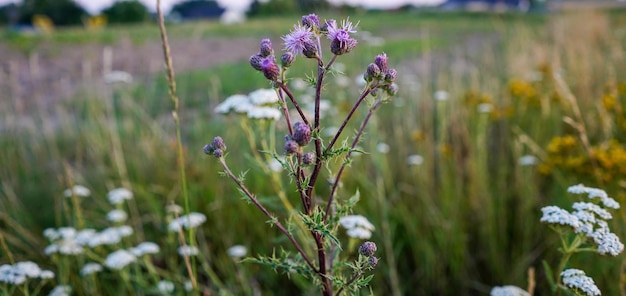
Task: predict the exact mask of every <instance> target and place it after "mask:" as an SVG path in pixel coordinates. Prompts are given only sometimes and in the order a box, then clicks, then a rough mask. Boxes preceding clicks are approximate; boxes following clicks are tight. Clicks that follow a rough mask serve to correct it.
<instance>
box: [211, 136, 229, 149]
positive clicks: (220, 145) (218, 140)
mask: <svg viewBox="0 0 626 296" xmlns="http://www.w3.org/2000/svg"><path fill="white" fill-rule="evenodd" d="M211 146H212V147H213V149H222V150H226V143H224V139H222V137H220V136H217V137H215V138H213V141H212V142H211Z"/></svg>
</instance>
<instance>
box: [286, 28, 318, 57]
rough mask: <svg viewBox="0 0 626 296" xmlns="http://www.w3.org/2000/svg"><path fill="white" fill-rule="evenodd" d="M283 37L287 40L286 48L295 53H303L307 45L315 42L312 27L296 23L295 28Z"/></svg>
mask: <svg viewBox="0 0 626 296" xmlns="http://www.w3.org/2000/svg"><path fill="white" fill-rule="evenodd" d="M281 38H282V39H283V41H285V49H286V50H288V51H290V52H291V53H293V54H294V55H298V54H302V51H303V50H304V49H305V46H308V45H309V44H313V39H312V38H313V32H312V31H311V28H309V27H305V26H302V25H294V26H293V30H292V31H291V32H289V34H287V35H285V36H283V37H281Z"/></svg>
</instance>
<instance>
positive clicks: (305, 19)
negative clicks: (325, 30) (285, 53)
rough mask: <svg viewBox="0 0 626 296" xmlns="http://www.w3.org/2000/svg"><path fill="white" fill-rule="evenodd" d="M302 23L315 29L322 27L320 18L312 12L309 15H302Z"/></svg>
mask: <svg viewBox="0 0 626 296" xmlns="http://www.w3.org/2000/svg"><path fill="white" fill-rule="evenodd" d="M302 25H303V26H305V27H309V28H311V29H313V30H315V29H316V28H319V27H320V19H319V17H317V15H316V14H314V13H311V14H309V15H303V16H302Z"/></svg>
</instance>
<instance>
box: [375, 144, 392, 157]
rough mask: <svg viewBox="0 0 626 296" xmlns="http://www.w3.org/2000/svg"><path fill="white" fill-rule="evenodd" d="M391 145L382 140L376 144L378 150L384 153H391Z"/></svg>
mask: <svg viewBox="0 0 626 296" xmlns="http://www.w3.org/2000/svg"><path fill="white" fill-rule="evenodd" d="M389 150H390V149H389V145H388V144H387V143H383V142H380V143H378V144H376V151H378V152H380V153H382V154H387V153H389Z"/></svg>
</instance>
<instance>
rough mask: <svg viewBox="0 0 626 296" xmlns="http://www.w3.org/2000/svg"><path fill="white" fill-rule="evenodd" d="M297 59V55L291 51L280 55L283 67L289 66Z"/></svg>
mask: <svg viewBox="0 0 626 296" xmlns="http://www.w3.org/2000/svg"><path fill="white" fill-rule="evenodd" d="M295 60H296V56H295V55H294V54H293V53H292V52H291V51H288V52H285V53H283V55H282V56H280V65H281V66H283V68H289V67H291V65H293V62H294V61H295Z"/></svg>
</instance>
